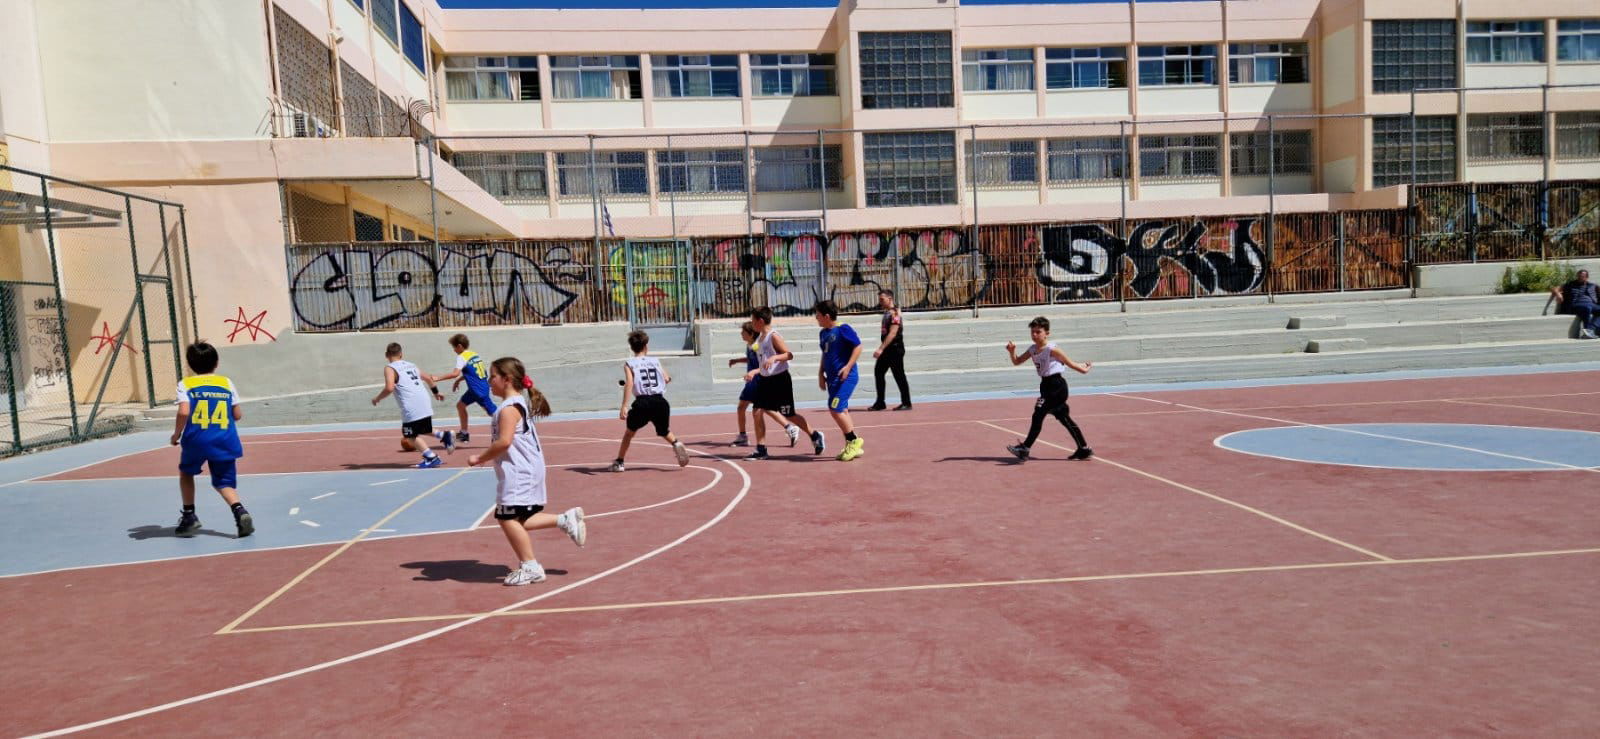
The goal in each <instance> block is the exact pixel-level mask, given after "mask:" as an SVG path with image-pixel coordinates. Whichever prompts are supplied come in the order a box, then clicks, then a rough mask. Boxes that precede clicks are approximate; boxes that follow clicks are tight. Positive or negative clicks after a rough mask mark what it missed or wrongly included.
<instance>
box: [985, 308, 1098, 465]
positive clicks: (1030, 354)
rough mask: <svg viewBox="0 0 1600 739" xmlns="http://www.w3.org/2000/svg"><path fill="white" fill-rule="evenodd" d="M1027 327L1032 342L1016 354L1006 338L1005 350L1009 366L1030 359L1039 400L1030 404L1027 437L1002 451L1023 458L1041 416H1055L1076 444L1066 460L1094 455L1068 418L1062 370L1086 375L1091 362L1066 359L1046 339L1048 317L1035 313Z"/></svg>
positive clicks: (1063, 354) (1013, 344)
mask: <svg viewBox="0 0 1600 739" xmlns="http://www.w3.org/2000/svg"><path fill="white" fill-rule="evenodd" d="M1028 330H1029V332H1030V333H1031V334H1032V335H1033V344H1031V345H1029V346H1028V348H1027V350H1026V351H1024V352H1022V353H1021V354H1018V353H1017V345H1016V343H1015V342H1010V341H1008V342H1006V353H1007V354H1009V355H1010V356H1011V365H1012V366H1016V365H1019V364H1022V363H1023V362H1026V361H1028V360H1029V359H1032V360H1033V367H1034V369H1036V370H1038V371H1039V401H1038V402H1036V403H1034V404H1033V422H1032V425H1030V426H1029V427H1028V438H1027V439H1024V440H1023V441H1022V442H1021V443H1018V444H1013V445H1011V446H1008V447H1006V451H1008V452H1011V453H1012V454H1015V455H1016V456H1017V459H1022V460H1026V459H1027V458H1028V451H1029V449H1031V448H1032V447H1033V442H1034V441H1036V440H1038V438H1039V431H1040V430H1041V429H1043V428H1044V417H1045V416H1055V417H1056V420H1057V421H1060V422H1061V425H1063V426H1066V427H1067V433H1069V434H1072V440H1073V441H1074V442H1077V444H1078V449H1077V451H1074V452H1073V453H1072V456H1071V457H1070V459H1088V458H1090V457H1092V456H1094V450H1093V449H1090V448H1089V443H1088V442H1086V441H1084V440H1083V431H1082V430H1081V429H1079V428H1078V424H1076V423H1074V422H1073V421H1072V412H1071V410H1070V409H1069V408H1068V407H1067V378H1066V371H1067V368H1069V367H1070V368H1072V370H1073V371H1074V372H1077V373H1079V374H1087V373H1088V372H1089V368H1090V367H1091V366H1093V364H1092V363H1090V362H1084V363H1082V364H1079V363H1077V362H1074V361H1072V360H1070V359H1067V355H1066V354H1065V353H1064V352H1062V351H1061V349H1060V348H1059V347H1057V346H1056V345H1055V342H1053V341H1050V319H1048V318H1045V317H1044V316H1039V317H1038V318H1035V319H1033V320H1032V321H1029V322H1028Z"/></svg>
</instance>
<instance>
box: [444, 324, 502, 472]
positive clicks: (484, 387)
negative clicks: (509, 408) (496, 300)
mask: <svg viewBox="0 0 1600 739" xmlns="http://www.w3.org/2000/svg"><path fill="white" fill-rule="evenodd" d="M471 345H472V342H470V341H468V340H467V335H466V334H456V335H455V336H452V337H450V348H451V349H452V350H454V351H455V353H456V368H455V369H453V370H450V371H449V372H446V373H444V374H442V375H438V376H435V377H434V378H433V379H434V380H435V381H436V382H444V381H445V380H451V379H453V380H455V383H454V384H452V385H451V386H450V390H451V391H452V392H454V391H455V389H456V388H458V387H461V383H462V382H463V381H464V382H466V383H467V392H466V394H464V395H462V396H461V399H460V400H458V401H456V415H457V416H458V417H460V419H461V430H460V431H457V432H456V433H455V438H454V439H450V438H446V436H445V432H440V434H439V440H440V441H443V442H444V448H445V449H448V450H454V449H455V443H454V442H457V441H467V440H468V438H469V437H468V436H467V406H470V405H477V406H479V407H481V408H483V412H484V413H487V414H489V417H490V418H493V417H494V410H495V408H494V396H493V395H492V394H490V393H489V365H488V363H486V362H484V361H483V357H480V356H478V353H477V352H474V351H471V350H470V349H468V348H467V347H469V346H471Z"/></svg>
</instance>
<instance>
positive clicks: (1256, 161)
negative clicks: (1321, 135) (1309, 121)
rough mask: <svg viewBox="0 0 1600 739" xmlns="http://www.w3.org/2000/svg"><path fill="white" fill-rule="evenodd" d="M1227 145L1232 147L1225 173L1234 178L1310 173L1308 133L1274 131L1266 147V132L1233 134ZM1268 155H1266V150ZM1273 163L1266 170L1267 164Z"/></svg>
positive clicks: (1309, 137)
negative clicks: (1229, 173) (1269, 144)
mask: <svg viewBox="0 0 1600 739" xmlns="http://www.w3.org/2000/svg"><path fill="white" fill-rule="evenodd" d="M1229 144H1230V145H1231V147H1232V151H1230V152H1229V154H1230V155H1231V156H1230V158H1229V164H1228V171H1230V172H1232V173H1233V174H1234V175H1235V176H1240V175H1243V176H1260V177H1265V176H1267V175H1268V174H1280V175H1285V174H1288V175H1308V174H1311V160H1312V153H1311V132H1310V131H1275V132H1273V133H1272V145H1271V147H1268V146H1267V133H1266V132H1265V131H1262V132H1260V133H1236V134H1233V135H1232V137H1231V139H1230V141H1229ZM1269 148H1270V149H1271V152H1268V149H1269ZM1268 161H1272V162H1275V163H1276V164H1275V165H1274V166H1273V167H1272V168H1271V169H1270V170H1269V169H1268V167H1267V162H1268Z"/></svg>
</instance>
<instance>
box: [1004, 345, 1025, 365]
mask: <svg viewBox="0 0 1600 739" xmlns="http://www.w3.org/2000/svg"><path fill="white" fill-rule="evenodd" d="M1006 354H1008V355H1010V356H1011V366H1012V367H1015V366H1017V365H1019V364H1022V363H1023V362H1026V361H1028V353H1027V352H1023V353H1021V354H1017V342H1015V341H1008V342H1006Z"/></svg>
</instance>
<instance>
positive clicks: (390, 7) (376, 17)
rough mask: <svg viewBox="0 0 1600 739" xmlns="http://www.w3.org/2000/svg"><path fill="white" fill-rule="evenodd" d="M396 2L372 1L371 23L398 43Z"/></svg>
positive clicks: (384, 35)
mask: <svg viewBox="0 0 1600 739" xmlns="http://www.w3.org/2000/svg"><path fill="white" fill-rule="evenodd" d="M396 2H397V0H374V1H373V3H372V25H374V26H376V27H377V29H378V33H381V34H383V37H384V38H386V39H389V43H391V44H399V43H400V16H399V14H398V13H396V12H395V5H396ZM378 240H379V241H382V240H383V239H382V238H379V239H378Z"/></svg>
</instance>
